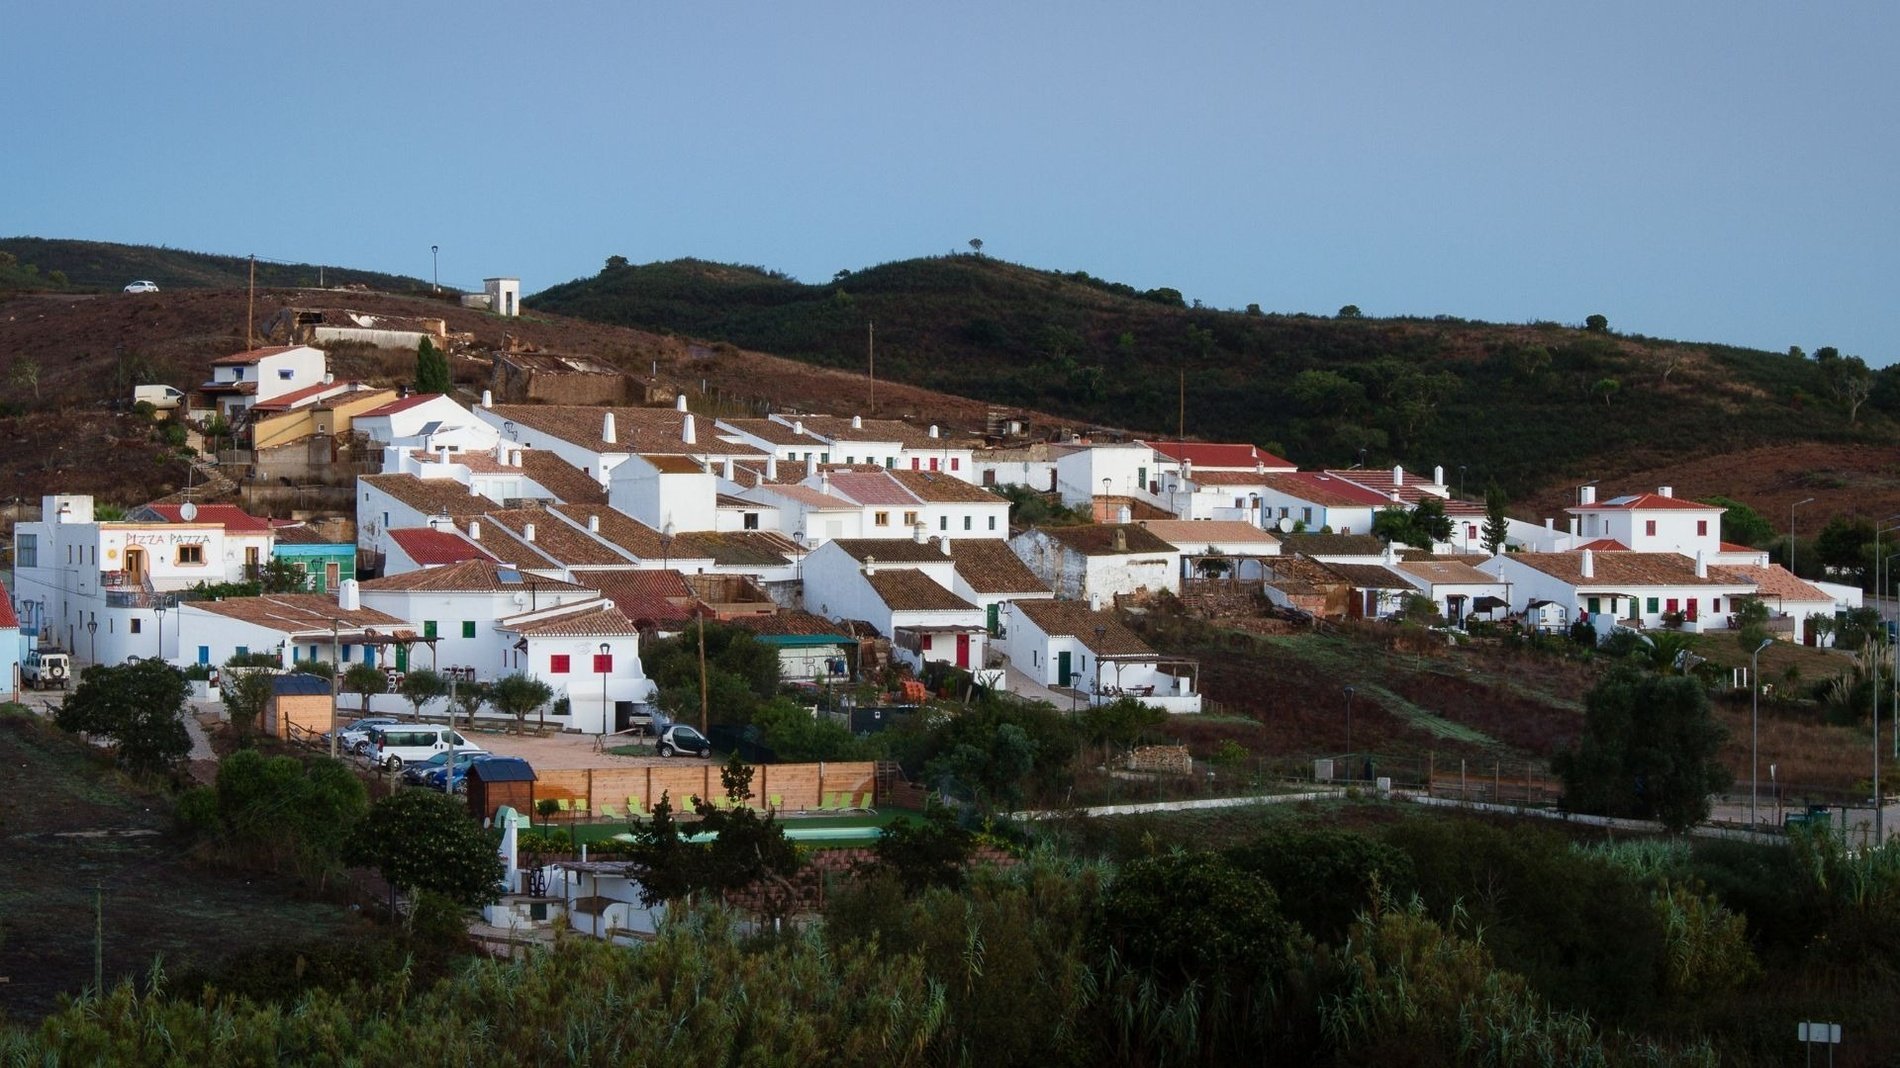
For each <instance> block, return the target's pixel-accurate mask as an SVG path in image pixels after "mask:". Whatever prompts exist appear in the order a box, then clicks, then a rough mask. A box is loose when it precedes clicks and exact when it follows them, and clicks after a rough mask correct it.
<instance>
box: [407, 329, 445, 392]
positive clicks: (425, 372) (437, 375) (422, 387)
mask: <svg viewBox="0 0 1900 1068" xmlns="http://www.w3.org/2000/svg"><path fill="white" fill-rule="evenodd" d="M454 388H455V385H454V383H453V382H451V381H450V380H449V357H448V354H447V353H445V352H441V351H439V350H438V349H437V348H436V347H435V343H434V342H432V341H430V340H429V339H428V338H426V337H425V338H423V339H422V343H421V344H420V345H417V346H416V392H417V393H447V392H449V391H450V390H452V389H454Z"/></svg>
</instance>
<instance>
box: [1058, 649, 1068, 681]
mask: <svg viewBox="0 0 1900 1068" xmlns="http://www.w3.org/2000/svg"><path fill="white" fill-rule="evenodd" d="M1068 684H1069V651H1068V650H1067V649H1064V650H1063V651H1061V652H1059V653H1057V654H1056V685H1058V686H1067V685H1068Z"/></svg>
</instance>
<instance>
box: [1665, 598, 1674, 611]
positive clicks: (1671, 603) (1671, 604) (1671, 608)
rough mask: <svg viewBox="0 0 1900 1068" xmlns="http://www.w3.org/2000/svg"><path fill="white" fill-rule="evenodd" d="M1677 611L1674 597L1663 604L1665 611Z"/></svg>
mask: <svg viewBox="0 0 1900 1068" xmlns="http://www.w3.org/2000/svg"><path fill="white" fill-rule="evenodd" d="M1675 610H1676V599H1675V598H1674V597H1671V598H1669V600H1667V601H1665V602H1663V611H1665V612H1674V611H1675Z"/></svg>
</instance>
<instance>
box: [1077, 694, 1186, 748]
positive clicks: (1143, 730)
mask: <svg viewBox="0 0 1900 1068" xmlns="http://www.w3.org/2000/svg"><path fill="white" fill-rule="evenodd" d="M1167 718H1168V714H1167V713H1166V712H1163V711H1162V710H1160V709H1159V708H1156V707H1154V706H1153V705H1150V704H1146V703H1144V702H1142V701H1139V700H1136V699H1135V698H1133V697H1120V698H1117V699H1115V700H1113V701H1109V702H1107V703H1106V704H1099V705H1093V706H1091V707H1089V708H1088V709H1086V710H1084V711H1083V713H1082V715H1081V716H1080V717H1078V719H1077V723H1076V726H1077V727H1079V728H1080V729H1081V732H1082V737H1083V738H1085V739H1086V740H1087V741H1089V742H1090V743H1091V744H1094V745H1099V746H1101V747H1102V756H1103V758H1104V759H1108V758H1110V757H1112V756H1113V754H1114V751H1115V750H1116V749H1127V748H1130V747H1131V746H1134V745H1137V744H1139V743H1140V742H1141V739H1142V736H1143V735H1144V734H1147V733H1148V732H1149V731H1152V730H1154V729H1156V728H1157V727H1160V726H1161V724H1162V723H1163V722H1165V721H1166V720H1167Z"/></svg>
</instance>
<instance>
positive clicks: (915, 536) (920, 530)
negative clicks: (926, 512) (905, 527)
mask: <svg viewBox="0 0 1900 1068" xmlns="http://www.w3.org/2000/svg"><path fill="white" fill-rule="evenodd" d="M926 529H927V528H926V527H925V526H924V521H923V520H921V519H919V520H918V521H917V525H916V526H913V527H911V528H910V540H912V541H914V542H916V543H917V544H919V545H922V544H923V543H924V542H926V541H928V540H929V539H928V538H927V537H925V535H924V531H925V530H926Z"/></svg>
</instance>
